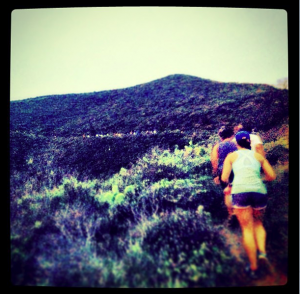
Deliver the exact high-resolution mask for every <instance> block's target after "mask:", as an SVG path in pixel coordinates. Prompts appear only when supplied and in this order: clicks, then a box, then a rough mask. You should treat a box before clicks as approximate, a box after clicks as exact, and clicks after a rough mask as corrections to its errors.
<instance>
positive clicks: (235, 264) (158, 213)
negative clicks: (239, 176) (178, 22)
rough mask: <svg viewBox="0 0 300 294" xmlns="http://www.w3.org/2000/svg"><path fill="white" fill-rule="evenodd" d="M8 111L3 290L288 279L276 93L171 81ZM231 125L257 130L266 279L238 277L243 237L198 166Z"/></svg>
mask: <svg viewBox="0 0 300 294" xmlns="http://www.w3.org/2000/svg"><path fill="white" fill-rule="evenodd" d="M10 104H11V108H10V111H11V120H10V126H11V129H10V220H11V222H10V229H11V230H10V240H11V244H10V245H11V281H12V283H13V284H14V285H26V286H28V285H29V286H70V287H72V286H73V287H114V288H116V287H129V288H134V287H138V288H147V287H152V288H153V287H154V288H160V287H161V288H166V287H169V288H172V287H176V288H178V287H182V288H186V287H227V286H229V287H234V286H240V287H241V286H254V285H269V286H270V285H283V284H285V283H286V281H287V278H286V276H287V248H288V219H289V216H288V208H289V201H288V200H289V199H288V190H289V189H288V187H289V170H288V160H289V157H288V156H289V143H288V133H289V127H288V118H289V117H288V91H287V90H278V89H275V88H273V87H271V86H268V85H258V84H234V83H218V82H213V81H209V80H204V79H200V78H197V77H192V76H185V75H172V76H168V77H165V78H163V79H159V80H156V81H152V82H150V83H146V84H143V85H137V86H135V87H131V88H127V89H120V90H111V91H103V92H94V93H85V94H69V95H53V96H45V97H37V98H32V99H26V100H23V101H15V102H11V103H10ZM240 120H242V121H246V122H252V123H253V124H254V125H255V126H256V127H257V128H258V129H259V130H260V131H261V132H260V135H261V137H262V139H263V142H264V147H265V151H266V154H267V158H268V159H269V161H270V163H271V164H272V165H273V167H274V169H275V170H276V174H277V179H276V181H274V182H270V183H267V190H268V195H269V196H270V197H269V198H270V199H269V202H268V207H267V210H266V215H265V227H266V230H267V236H268V239H267V252H268V256H269V259H270V262H271V265H272V268H271V269H272V270H271V272H269V273H267V274H266V275H264V276H262V278H261V279H260V280H259V281H255V282H253V281H251V280H250V279H249V277H247V276H246V275H245V274H244V266H245V264H246V262H247V259H246V257H245V252H244V251H243V247H242V245H241V242H242V241H241V240H242V239H241V238H242V237H241V231H240V228H239V226H238V224H237V220H236V219H235V218H234V217H235V216H233V218H232V219H231V220H230V222H228V221H227V217H228V214H227V209H226V207H225V205H224V203H223V201H222V199H223V197H222V195H223V192H222V190H221V188H220V186H218V185H215V183H214V181H213V177H212V172H211V163H210V152H211V149H212V145H213V144H214V143H215V142H216V141H217V140H218V136H217V132H216V131H217V127H218V126H219V125H220V124H223V123H226V124H235V123H237V122H239V121H240ZM154 129H155V130H157V131H156V132H151V131H153V130H154ZM133 130H139V131H140V132H139V134H131V133H130V132H131V131H133ZM149 131H150V132H149ZM83 134H85V135H86V136H85V137H83ZM95 134H96V135H97V136H94V135H95ZM99 134H101V136H98V135H99Z"/></svg>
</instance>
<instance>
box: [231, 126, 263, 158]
mask: <svg viewBox="0 0 300 294" xmlns="http://www.w3.org/2000/svg"><path fill="white" fill-rule="evenodd" d="M254 130H256V128H252V127H251V126H250V125H249V124H247V123H239V124H238V125H236V126H235V127H234V133H235V134H236V133H238V132H240V131H246V132H248V133H249V134H250V142H251V150H253V151H256V152H257V153H260V154H261V155H262V156H264V157H265V151H264V145H263V142H262V139H261V137H260V136H259V134H258V133H257V132H256V131H254ZM233 142H236V140H235V138H234V139H233Z"/></svg>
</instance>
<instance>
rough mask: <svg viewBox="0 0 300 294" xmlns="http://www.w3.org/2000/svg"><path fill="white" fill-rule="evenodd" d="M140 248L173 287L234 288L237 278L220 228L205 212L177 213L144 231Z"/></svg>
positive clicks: (234, 263) (166, 216) (234, 266)
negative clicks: (145, 232)
mask: <svg viewBox="0 0 300 294" xmlns="http://www.w3.org/2000/svg"><path fill="white" fill-rule="evenodd" d="M142 248H143V249H144V250H145V251H147V252H149V254H151V255H153V257H154V259H155V260H156V261H157V264H158V273H160V274H163V273H165V274H167V275H168V278H170V279H171V284H172V285H173V286H174V285H175V284H176V281H177V283H179V285H184V286H188V287H197V286H198V287H199V286H200V287H215V286H228V285H230V286H233V285H234V284H235V283H237V282H238V279H239V276H236V274H237V271H238V264H237V261H236V260H235V259H234V257H232V256H231V255H230V252H229V249H228V248H227V246H226V244H225V242H224V240H223V239H222V237H221V236H220V234H219V228H217V227H214V226H213V224H212V220H211V216H210V214H209V213H207V212H205V211H204V210H200V211H199V213H198V214H197V213H196V212H188V211H183V210H178V209H177V210H176V212H172V213H170V214H166V215H165V216H164V217H163V219H162V220H161V221H160V222H159V223H158V224H157V225H155V226H154V227H152V228H151V229H149V230H148V231H147V234H146V237H145V238H144V240H143V243H142Z"/></svg>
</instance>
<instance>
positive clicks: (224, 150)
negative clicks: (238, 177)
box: [210, 126, 237, 216]
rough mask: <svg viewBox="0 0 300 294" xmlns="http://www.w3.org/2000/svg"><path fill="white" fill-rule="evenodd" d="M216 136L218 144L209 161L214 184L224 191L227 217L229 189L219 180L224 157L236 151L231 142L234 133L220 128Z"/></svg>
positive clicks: (223, 127) (229, 208) (228, 129)
mask: <svg viewBox="0 0 300 294" xmlns="http://www.w3.org/2000/svg"><path fill="white" fill-rule="evenodd" d="M218 135H219V137H220V140H221V141H220V142H218V143H217V144H215V146H214V147H213V149H212V152H211V156H210V160H211V164H212V168H213V175H214V182H215V184H217V185H218V184H220V185H221V188H222V189H223V191H224V202H225V205H226V207H227V210H228V213H229V216H231V214H232V209H231V195H230V188H229V187H227V186H228V183H224V182H223V181H222V179H221V174H222V169H223V163H224V160H225V158H226V156H227V155H228V154H229V153H231V152H233V151H236V150H237V146H236V143H234V142H232V139H233V136H234V133H233V129H232V128H230V127H226V126H222V127H221V128H220V129H219V131H218ZM233 177H234V175H233V172H232V173H231V174H230V177H229V182H232V180H233Z"/></svg>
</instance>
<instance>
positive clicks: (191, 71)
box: [10, 7, 288, 100]
mask: <svg viewBox="0 0 300 294" xmlns="http://www.w3.org/2000/svg"><path fill="white" fill-rule="evenodd" d="M287 33H288V32H287V13H286V11H285V10H281V9H253V8H251V9H250V8H249V9H247V8H204V7H98V8H95V7H92V8H48V9H16V10H13V11H12V15H11V63H10V64H11V71H10V100H21V99H26V98H34V97H38V96H44V95H55V94H69V93H87V92H94V91H95V92H97V91H104V90H113V89H120V88H127V87H132V86H135V85H139V84H143V83H147V82H151V81H153V80H156V79H160V78H163V77H165V76H168V75H172V74H186V75H192V76H196V77H199V78H203V79H210V80H213V81H219V82H238V83H263V84H270V85H274V84H276V83H277V80H279V79H281V78H284V77H288V39H287Z"/></svg>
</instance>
